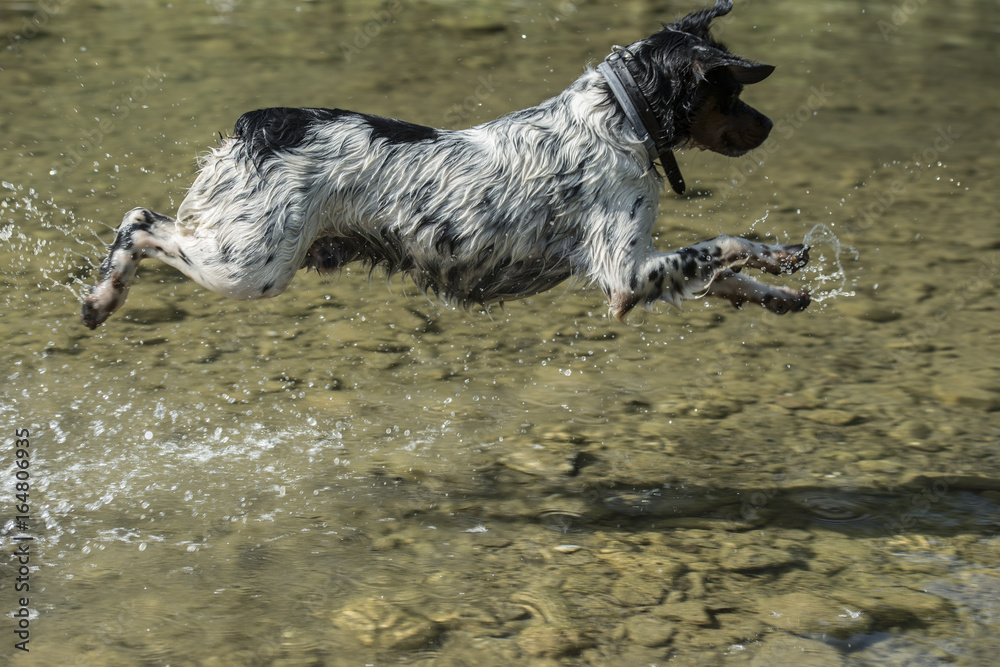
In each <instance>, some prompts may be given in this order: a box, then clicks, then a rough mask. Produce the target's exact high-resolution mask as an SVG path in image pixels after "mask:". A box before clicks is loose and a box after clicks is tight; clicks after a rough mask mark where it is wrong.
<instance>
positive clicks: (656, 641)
mask: <svg viewBox="0 0 1000 667" xmlns="http://www.w3.org/2000/svg"><path fill="white" fill-rule="evenodd" d="M675 634H677V627H676V626H675V625H674V624H673V623H671V622H669V621H665V620H663V619H659V618H652V617H650V616H632V617H631V618H629V619H627V620H626V621H625V635H626V636H627V637H628V638H629V639H631V640H632V641H633V642H635V643H636V644H639V645H640V646H649V647H653V646H663V645H664V644H669V643H670V640H671V639H673V636H674V635H675Z"/></svg>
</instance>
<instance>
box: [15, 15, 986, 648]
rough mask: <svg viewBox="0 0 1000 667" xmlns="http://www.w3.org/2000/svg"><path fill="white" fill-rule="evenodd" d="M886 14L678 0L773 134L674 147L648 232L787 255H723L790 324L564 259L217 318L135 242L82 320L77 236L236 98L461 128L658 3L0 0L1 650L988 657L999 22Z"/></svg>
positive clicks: (110, 217)
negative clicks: (712, 146) (510, 295)
mask: <svg viewBox="0 0 1000 667" xmlns="http://www.w3.org/2000/svg"><path fill="white" fill-rule="evenodd" d="M907 7H909V8H910V9H913V11H912V12H908V11H906V9H905V8H904V9H899V8H894V7H892V6H889V5H887V6H867V5H863V4H860V3H840V4H836V5H829V6H828V5H823V6H819V5H811V4H803V3H793V2H786V1H781V2H774V3H742V5H741V4H740V3H737V8H736V10H735V11H734V13H733V15H732V16H731V17H727V19H726V20H725V21H724V22H723V23H722V24H721V25H720V26H718V27H719V28H720V29H721V34H722V37H723V38H724V39H725V41H726V42H727V44H729V45H730V46H731V47H732V48H733V49H734V50H736V51H738V52H741V53H744V54H746V55H748V56H749V57H752V58H756V59H760V60H762V61H764V62H769V63H772V64H775V65H777V66H778V68H777V70H776V72H775V74H774V75H772V77H771V78H769V79H768V80H767V81H765V82H763V83H761V84H759V85H757V86H753V87H751V88H750V89H749V90H748V91H747V93H746V94H745V96H744V97H745V99H747V101H748V102H750V103H751V104H753V105H754V106H755V107H757V108H759V109H761V110H762V111H764V112H765V113H767V114H769V115H770V116H771V117H772V118H773V119H774V121H775V130H774V132H773V133H772V137H771V139H770V140H769V142H768V143H766V144H765V145H764V146H762V147H761V149H759V150H758V151H755V152H752V153H751V154H749V155H748V156H745V157H744V158H740V159H736V160H727V159H725V158H722V157H720V156H716V155H713V154H707V153H699V152H695V151H688V152H684V153H682V154H680V155H679V161H680V163H681V167H682V169H683V170H684V173H685V177H686V179H687V181H688V183H689V185H690V188H689V191H690V193H691V194H690V195H689V196H688V197H685V198H678V197H675V196H674V195H672V194H664V197H663V201H662V206H661V216H660V220H659V223H658V227H657V233H658V239H657V244H658V246H659V247H661V248H664V249H666V248H671V247H674V248H676V247H681V246H683V245H687V244H690V243H692V242H695V241H697V240H700V239H704V238H708V237H710V236H712V235H715V234H717V233H721V232H725V233H733V234H746V235H752V236H755V237H759V238H761V239H770V240H774V241H776V242H790V243H795V242H801V241H802V240H803V239H805V240H806V241H807V242H809V243H810V245H811V246H812V263H811V265H810V266H809V267H807V268H806V269H804V270H803V271H801V272H799V273H798V274H795V275H793V276H779V277H770V276H765V277H764V280H769V281H770V280H773V281H776V282H781V283H783V284H791V285H795V286H801V287H806V288H808V289H810V291H811V293H812V295H813V299H814V302H813V304H812V305H811V306H810V308H809V309H808V310H807V311H805V312H804V313H801V314H796V315H792V316H784V317H777V316H773V315H770V314H769V313H766V312H763V311H762V310H757V309H753V308H745V309H744V310H743V311H736V310H734V309H732V308H730V307H728V306H726V305H724V304H720V303H715V304H710V305H705V304H702V303H692V302H689V303H688V304H686V305H685V307H684V309H683V310H677V309H673V308H665V309H664V311H663V312H661V313H659V314H642V313H638V314H636V315H635V316H634V317H633V318H632V319H633V322H632V326H623V325H620V324H618V323H617V322H615V321H614V320H613V319H609V318H608V315H607V308H606V305H605V304H604V302H603V299H602V297H601V296H600V295H599V293H597V292H596V291H595V290H593V289H591V288H586V287H581V286H567V287H565V288H564V287H562V286H561V287H559V288H557V289H555V290H552V291H550V292H547V293H545V294H542V295H539V296H536V297H533V298H531V299H526V300H524V301H520V302H515V303H511V304H508V305H507V306H506V307H505V308H503V309H500V308H494V309H492V310H491V311H490V312H489V313H482V312H471V313H467V312H462V311H453V310H450V309H448V308H444V307H442V306H440V305H439V304H436V303H434V302H431V301H429V300H427V299H426V298H425V297H424V296H423V295H421V294H420V293H419V291H418V290H416V289H415V288H414V287H413V285H412V284H408V283H404V282H401V281H399V280H392V281H389V282H388V284H386V281H384V280H382V279H381V277H380V276H378V275H377V274H376V275H375V276H373V277H372V278H371V279H369V277H368V274H367V272H366V271H365V270H363V269H350V270H345V271H344V272H343V274H342V275H341V276H339V277H336V278H332V279H321V278H318V277H317V276H316V275H315V274H308V275H306V274H301V275H299V276H297V277H296V280H295V282H294V283H293V285H292V288H291V289H290V290H289V291H288V292H286V293H285V294H284V295H282V296H281V297H280V298H278V299H274V300H269V301H263V302H256V303H242V302H234V301H228V300H225V299H223V298H222V297H219V296H217V295H215V294H212V293H209V292H206V291H205V290H203V289H202V288H200V287H198V286H197V285H194V284H192V283H191V282H189V281H187V280H186V279H184V278H183V277H181V276H180V275H179V274H177V273H176V272H174V271H173V270H171V269H169V268H167V267H164V266H157V265H155V264H153V263H149V264H146V263H144V264H143V266H142V267H141V269H140V271H139V277H138V279H137V282H136V284H135V286H134V288H133V290H132V293H131V295H130V297H129V301H128V303H127V304H126V306H125V307H124V308H123V309H122V310H121V311H120V312H118V313H116V314H115V315H114V316H113V317H112V319H111V320H109V322H108V323H107V324H106V325H105V326H104V327H102V328H101V329H99V330H97V331H96V332H90V331H88V330H87V329H85V328H84V327H83V326H82V325H81V324H80V322H79V307H80V306H79V300H80V298H81V297H82V295H83V294H84V292H85V290H86V288H87V286H88V285H90V284H91V283H92V281H93V276H94V270H95V267H96V265H97V263H98V262H99V261H100V260H101V259H102V258H103V256H104V252H105V250H104V244H105V243H108V242H110V241H111V239H112V238H113V233H112V231H111V230H112V229H113V228H114V227H115V226H116V225H117V223H118V221H119V220H120V219H121V216H122V215H123V214H124V212H125V211H127V210H129V209H130V208H132V207H133V206H138V205H144V206H148V207H150V208H153V209H155V210H161V211H163V212H167V213H169V212H173V211H175V210H176V206H177V204H178V203H179V202H180V200H181V199H182V198H183V195H184V192H185V188H187V187H188V186H189V185H190V183H191V181H192V179H193V175H194V170H195V160H196V157H197V156H198V155H199V154H201V153H203V152H205V151H206V150H207V148H208V147H209V146H211V145H213V144H214V143H215V141H217V136H216V133H217V132H219V131H221V132H226V131H227V130H229V128H231V127H232V124H233V122H234V120H235V119H236V118H237V117H238V116H239V115H240V114H241V113H242V112H243V111H246V110H249V109H253V108H259V107H264V106H277V105H285V106H298V105H301V106H307V105H310V106H331V107H332V106H340V107H346V108H352V109H357V110H362V111H368V112H372V113H378V114H382V115H387V116H395V117H402V118H406V119H408V120H411V121H414V122H418V123H425V124H429V125H436V126H441V127H461V126H466V125H470V124H473V123H477V122H480V121H483V120H486V119H489V118H493V117H496V116H498V115H500V114H502V113H506V112H508V111H511V110H514V109H518V108H523V107H526V106H529V105H531V104H534V103H536V102H538V101H540V100H541V99H544V98H545V97H548V96H550V95H552V94H555V93H556V92H558V91H559V90H561V89H562V88H563V87H564V86H565V85H567V84H568V83H569V82H570V81H571V80H572V79H573V78H574V77H575V76H576V75H577V74H578V73H579V72H580V71H581V68H582V67H583V65H584V64H585V63H587V62H588V61H589V62H591V63H593V62H595V61H596V60H597V59H598V58H600V57H603V55H604V54H605V53H606V52H607V50H608V48H609V47H610V45H611V44H616V43H619V44H620V43H628V42H629V41H631V40H633V39H635V38H636V37H638V36H640V35H643V34H646V33H648V32H649V31H651V30H653V29H655V28H656V27H657V26H658V25H659V24H658V21H660V20H669V19H670V18H672V17H673V16H675V15H678V14H682V13H684V12H686V11H687V10H689V9H691V7H690V6H688V5H680V4H676V3H670V4H669V5H664V4H662V3H660V4H659V5H654V4H643V3H640V4H634V3H633V4H629V5H627V6H625V5H622V6H619V7H610V6H607V5H602V4H599V3H589V2H581V3H561V2H541V3H535V4H532V3H528V4H524V3H520V4H514V3H512V4H498V3H464V4H463V5H462V6H461V9H457V8H456V6H455V5H453V4H451V3H449V2H441V1H437V0H435V1H430V0H427V1H424V2H419V3H418V2H399V3H393V2H390V3H385V4H384V5H377V6H376V5H375V4H369V3H365V2H360V1H352V2H343V3H319V2H299V3H285V2H271V3H263V2H251V1H249V0H243V1H237V2H213V3H205V2H176V1H175V2H173V3H171V4H169V5H155V6H154V5H147V4H144V3H117V2H110V3H108V2H103V3H96V2H84V1H80V2H75V3H49V4H44V3H43V5H39V6H36V5H33V4H27V3H10V2H0V35H2V36H4V40H3V44H2V45H0V46H3V47H9V48H6V49H5V50H3V51H0V68H2V71H0V90H2V93H0V129H2V132H0V285H2V288H0V295H2V299H3V301H2V303H3V306H4V308H3V311H2V313H0V336H2V337H3V339H4V341H5V345H4V346H3V348H2V351H0V370H2V371H3V378H4V383H3V385H2V388H0V424H2V425H3V428H4V433H5V443H7V446H6V447H5V448H4V449H3V452H4V454H3V459H2V461H3V466H2V469H3V471H4V476H3V482H2V486H0V488H2V489H3V493H4V494H7V497H8V498H10V499H11V502H10V503H9V504H7V505H5V507H7V508H8V509H7V511H6V513H5V515H4V516H3V517H2V521H0V524H2V525H3V532H2V538H0V539H2V543H3V545H4V547H5V549H7V550H8V553H13V552H14V550H15V549H16V548H17V546H16V545H15V544H14V543H13V542H11V539H12V537H13V536H16V535H30V536H32V537H33V538H34V541H33V542H32V547H31V548H32V551H31V555H32V561H31V565H30V567H31V569H30V586H31V589H30V591H29V597H30V601H29V604H28V605H27V609H28V612H27V613H28V614H29V616H30V644H29V646H30V648H31V651H30V653H29V654H26V655H21V654H20V653H21V652H20V651H17V650H16V649H15V648H13V641H12V640H13V639H14V634H13V632H12V630H13V629H15V627H16V624H17V618H16V617H15V616H14V614H15V613H17V612H18V611H19V605H18V604H15V602H16V601H13V600H12V599H11V597H10V596H7V597H4V605H5V608H4V610H3V611H4V613H5V614H7V616H6V617H4V618H3V619H0V625H2V626H3V627H2V636H4V637H5V639H4V641H5V642H8V643H7V644H5V645H4V646H3V648H2V649H0V650H2V651H4V655H8V654H12V653H15V652H16V653H17V655H18V657H19V658H20V659H21V660H22V661H24V660H27V661H28V663H29V664H95V665H97V664H192V663H199V662H203V663H205V664H254V665H258V664H259V665H265V664H266V665H270V664H285V665H292V664H331V665H333V664H363V663H388V662H403V663H419V662H424V663H427V664H432V663H441V664H464V663H467V662H473V661H475V662H479V663H482V664H486V665H489V664H498V663H507V664H526V663H531V662H532V661H534V662H539V663H540V662H543V661H550V662H555V663H562V664H661V663H663V662H665V661H667V659H668V658H670V659H671V661H672V662H674V663H676V664H699V665H706V664H801V656H802V654H803V653H802V652H803V651H808V652H810V654H811V655H815V656H816V658H817V660H819V661H820V662H819V663H817V664H843V665H875V664H879V665H881V664H896V663H898V664H934V665H936V664H960V665H980V664H991V663H992V660H993V658H994V656H995V655H996V651H997V649H998V648H1000V646H998V641H997V639H996V637H997V636H1000V635H998V632H997V630H998V628H997V624H998V622H1000V617H998V609H1000V605H998V597H997V591H998V590H1000V583H998V582H1000V556H998V555H997V554H998V553H1000V549H998V546H1000V545H998V539H1000V538H998V536H997V531H998V526H1000V484H998V483H997V481H996V480H997V479H998V478H1000V458H998V454H997V447H996V443H997V439H998V435H1000V428H998V424H997V421H996V411H997V410H998V409H1000V384H998V383H997V381H996V378H997V371H998V368H997V366H998V362H997V360H998V359H1000V354H998V353H1000V350H998V340H997V332H998V331H1000V316H998V313H997V309H996V306H995V303H994V302H995V299H994V296H995V293H996V284H997V280H998V275H1000V272H998V269H997V267H998V261H1000V259H998V256H997V251H998V248H1000V242H998V240H997V235H996V230H995V224H994V220H995V217H996V214H995V209H996V201H995V199H996V195H995V192H996V184H995V183H994V182H993V181H994V176H993V174H995V173H998V168H1000V165H998V164H997V163H998V158H997V155H996V151H995V150H992V149H993V148H994V147H995V146H996V145H997V142H998V139H1000V137H998V134H997V130H996V128H994V127H993V126H992V125H991V124H990V123H987V122H983V120H982V119H983V118H990V117H992V115H995V106H996V99H995V98H996V93H995V92H994V91H995V89H996V81H995V78H996V77H995V75H994V74H992V72H991V71H990V70H989V68H984V67H983V66H982V63H984V62H993V61H994V60H995V58H996V55H997V53H996V52H997V42H996V39H995V37H996V31H997V29H998V27H1000V12H998V11H997V8H996V7H995V6H994V5H993V4H992V3H985V2H962V3H951V4H949V5H948V6H947V7H944V6H936V5H933V4H931V3H926V4H918V5H914V6H913V7H910V6H907ZM899 12H902V13H899ZM25 22H27V23H25ZM140 36H141V37H140ZM15 429H28V430H29V432H30V443H31V444H30V448H31V454H30V478H29V479H30V495H29V500H30V512H29V513H28V516H29V520H28V521H27V522H26V524H25V527H24V528H25V530H21V529H19V527H18V526H17V525H16V516H17V512H15V509H14V505H15V504H16V503H15V502H14V501H15V498H14V493H15V491H16V488H15V486H14V484H16V482H17V481H18V480H17V472H18V468H17V467H16V447H15V446H14V440H15V436H14V430H15ZM17 567H18V565H17V563H16V561H13V560H12V561H8V562H5V563H3V564H0V577H2V581H3V582H4V584H5V585H9V584H10V583H11V582H13V581H14V579H15V578H16V576H18V574H17V570H16V568H17ZM796 593H799V594H801V593H805V594H807V595H798V596H796V595H794V594H796ZM845 608H847V609H849V610H851V611H850V613H847V612H845V611H844V609H845ZM774 614H780V615H781V616H780V617H779V616H775V615H774ZM781 619H785V620H784V621H783V620H781ZM788 619H795V622H794V623H792V622H791V621H788Z"/></svg>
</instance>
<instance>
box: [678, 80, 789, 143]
mask: <svg viewBox="0 0 1000 667" xmlns="http://www.w3.org/2000/svg"><path fill="white" fill-rule="evenodd" d="M709 77H710V78H709V79H708V80H707V81H705V82H704V83H703V84H702V85H703V86H706V92H705V94H704V97H703V98H702V102H701V104H700V105H699V106H698V107H697V111H696V112H695V113H694V115H693V118H692V122H691V139H690V142H691V145H692V146H694V147H696V148H702V149H705V150H710V151H714V152H716V153H720V154H721V155H727V156H729V157H739V156H740V155H743V154H744V153H746V152H747V151H749V150H751V149H753V148H756V147H757V146H760V145H761V144H762V143H764V140H765V139H767V135H768V134H769V133H770V132H771V121H770V119H769V118H767V116H765V115H763V114H762V113H760V112H759V111H757V110H756V109H754V108H753V107H751V106H749V105H748V104H746V103H745V102H743V101H742V100H740V99H739V94H740V92H741V91H742V89H743V87H742V86H741V85H739V84H738V83H736V82H735V81H734V80H732V77H731V76H730V75H728V74H725V73H719V74H716V73H715V72H712V73H710V74H709Z"/></svg>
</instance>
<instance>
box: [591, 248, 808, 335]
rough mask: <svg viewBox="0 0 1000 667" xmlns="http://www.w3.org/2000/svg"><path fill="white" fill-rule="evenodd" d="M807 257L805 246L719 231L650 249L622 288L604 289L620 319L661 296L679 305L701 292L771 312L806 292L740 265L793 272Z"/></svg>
mask: <svg viewBox="0 0 1000 667" xmlns="http://www.w3.org/2000/svg"><path fill="white" fill-rule="evenodd" d="M808 261H809V248H808V247H806V246H804V245H801V244H798V245H768V244H765V243H757V242H755V241H749V240H747V239H743V238H739V237H734V236H719V237H716V238H714V239H711V240H708V241H702V242H701V243H696V244H695V245H692V246H689V247H687V248H683V249H681V250H675V251H674V252H668V253H653V254H651V255H650V256H649V257H647V259H646V260H645V261H644V262H642V263H641V264H640V265H639V268H638V269H637V271H636V274H635V276H634V278H633V279H632V281H631V283H630V286H629V287H630V288H629V289H628V290H622V291H621V292H619V293H612V294H611V295H610V301H611V307H612V311H613V312H614V314H615V316H616V317H618V318H619V319H623V318H624V317H625V315H626V314H627V313H628V311H629V310H631V309H632V308H633V307H635V306H636V305H640V304H642V305H645V306H649V305H651V304H652V303H653V302H655V301H658V300H662V301H667V302H669V303H671V304H673V305H677V306H679V305H680V304H681V302H682V301H685V300H688V299H700V298H703V297H706V296H709V297H720V298H724V299H728V300H729V301H730V302H731V303H733V304H734V305H736V306H737V307H739V306H741V305H742V304H744V303H747V302H749V303H758V304H760V305H762V306H763V307H765V308H767V309H768V310H770V311H771V312H773V313H778V314H782V313H787V312H793V311H799V310H803V309H804V308H805V307H806V306H808V305H809V295H808V293H806V292H803V291H801V290H795V289H791V288H784V287H772V286H769V285H765V284H763V283H759V282H757V281H756V280H754V279H753V278H750V277H747V276H744V275H740V274H739V271H740V270H741V269H742V268H744V267H748V268H753V269H761V270H763V271H765V272H767V273H772V274H781V273H793V272H794V271H797V270H798V269H800V268H802V267H803V266H805V265H806V263H807V262H808Z"/></svg>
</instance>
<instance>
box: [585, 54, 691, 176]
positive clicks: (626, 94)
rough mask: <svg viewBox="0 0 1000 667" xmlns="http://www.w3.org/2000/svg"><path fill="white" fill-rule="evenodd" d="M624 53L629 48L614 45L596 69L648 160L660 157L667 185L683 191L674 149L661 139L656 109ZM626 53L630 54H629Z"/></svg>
mask: <svg viewBox="0 0 1000 667" xmlns="http://www.w3.org/2000/svg"><path fill="white" fill-rule="evenodd" d="M623 53H624V54H628V50H627V49H623V48H621V47H615V49H614V51H612V52H611V55H609V56H608V57H607V58H605V59H604V62H602V63H601V64H600V65H598V66H597V71H598V72H600V73H601V74H603V75H604V78H605V79H607V81H608V85H609V86H610V87H611V92H612V93H613V94H614V96H615V99H616V100H618V104H619V106H621V108H622V111H624V112H625V116H626V117H627V118H628V120H629V123H631V125H632V128H633V129H634V130H635V132H636V134H638V135H639V140H640V141H641V142H642V145H643V146H644V147H645V148H646V152H648V153H649V160H650V162H654V163H655V162H656V160H657V159H659V161H660V165H661V166H662V167H663V171H665V172H666V174H667V180H669V181H670V187H672V188H673V189H674V192H676V193H677V194H679V195H682V194H684V189H685V185H684V177H683V176H681V170H680V167H678V166H677V160H676V159H675V158H674V152H673V151H672V150H671V149H670V146H667V145H665V144H664V143H663V139H664V136H663V126H662V125H661V124H660V121H659V120H658V119H657V118H656V113H655V112H654V111H653V107H651V106H650V104H649V100H647V99H646V96H645V95H643V94H642V91H641V90H639V85H638V84H637V83H636V82H635V79H634V78H633V77H632V73H631V72H629V71H628V66H627V65H626V64H625V59H624V58H623V57H622V54H623ZM629 56H630V57H631V54H629Z"/></svg>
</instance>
